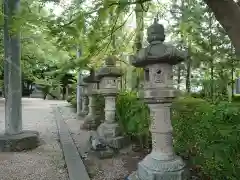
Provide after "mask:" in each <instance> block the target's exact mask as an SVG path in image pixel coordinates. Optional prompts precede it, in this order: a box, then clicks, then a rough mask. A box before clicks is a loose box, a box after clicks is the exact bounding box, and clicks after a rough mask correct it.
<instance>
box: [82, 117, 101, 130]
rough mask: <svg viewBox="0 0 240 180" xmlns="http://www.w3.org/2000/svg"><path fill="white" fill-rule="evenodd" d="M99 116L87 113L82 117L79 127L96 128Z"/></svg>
mask: <svg viewBox="0 0 240 180" xmlns="http://www.w3.org/2000/svg"><path fill="white" fill-rule="evenodd" d="M100 120H101V116H100V115H93V114H88V115H87V116H86V117H85V118H84V123H83V124H82V125H81V129H85V130H96V129H97V127H98V126H99V124H100Z"/></svg>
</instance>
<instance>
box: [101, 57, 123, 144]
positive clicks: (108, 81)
mask: <svg viewBox="0 0 240 180" xmlns="http://www.w3.org/2000/svg"><path fill="white" fill-rule="evenodd" d="M120 76H122V73H121V70H120V69H119V68H117V67H116V57H114V56H109V57H107V58H106V59H105V66H103V67H102V68H101V69H100V70H99V71H98V73H97V77H98V79H100V93H101V94H102V95H103V96H104V99H105V109H104V111H105V119H104V122H103V123H102V124H100V126H99V127H98V129H97V133H98V136H99V137H100V138H101V139H102V140H103V141H104V142H105V143H106V144H107V145H108V146H109V147H111V148H114V149H120V148H121V147H122V144H123V141H124V137H123V136H121V131H120V127H119V125H118V123H117V122H116V119H115V114H116V105H115V104H116V96H117V91H118V87H117V84H118V83H117V78H118V77H120Z"/></svg>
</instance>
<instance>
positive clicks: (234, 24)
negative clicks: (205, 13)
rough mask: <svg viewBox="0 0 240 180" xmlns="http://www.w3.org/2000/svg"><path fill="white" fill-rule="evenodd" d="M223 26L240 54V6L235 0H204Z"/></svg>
mask: <svg viewBox="0 0 240 180" xmlns="http://www.w3.org/2000/svg"><path fill="white" fill-rule="evenodd" d="M204 1H205V2H206V3H207V5H208V6H209V8H210V9H211V10H212V11H213V13H214V15H215V17H216V19H217V20H218V21H219V23H220V24H221V25H222V26H223V28H224V29H225V31H226V32H227V34H228V36H229V38H230V39H231V41H232V43H233V46H234V47H235V50H236V54H237V55H240V33H239V32H240V23H239V22H240V6H239V5H238V4H237V3H236V2H234V1H233V0H204Z"/></svg>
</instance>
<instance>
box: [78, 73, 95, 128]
mask: <svg viewBox="0 0 240 180" xmlns="http://www.w3.org/2000/svg"><path fill="white" fill-rule="evenodd" d="M83 81H84V82H85V83H87V89H85V94H86V95H87V96H88V99H89V104H88V111H89V112H88V114H87V116H86V117H85V119H84V123H83V125H82V126H81V128H82V129H87V130H96V128H97V126H98V125H99V124H100V116H99V115H98V114H97V112H96V96H97V94H98V82H99V80H97V78H96V76H95V72H94V70H93V69H91V71H90V75H89V76H87V77H85V78H83Z"/></svg>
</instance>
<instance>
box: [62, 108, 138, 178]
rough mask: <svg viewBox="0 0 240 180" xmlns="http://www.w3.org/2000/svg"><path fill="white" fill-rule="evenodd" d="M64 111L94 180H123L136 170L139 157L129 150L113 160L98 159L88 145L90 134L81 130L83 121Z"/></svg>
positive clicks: (74, 114)
mask: <svg viewBox="0 0 240 180" xmlns="http://www.w3.org/2000/svg"><path fill="white" fill-rule="evenodd" d="M62 111H63V117H64V119H65V122H66V123H67V124H68V127H69V129H70V131H71V134H72V137H73V139H74V141H75V143H76V145H77V147H78V149H79V151H80V153H81V155H82V156H83V157H84V163H85V165H86V168H87V170H88V173H89V176H90V177H91V179H92V180H123V179H124V178H125V177H126V176H127V175H129V174H130V173H131V172H132V170H135V169H136V165H137V162H138V161H139V159H138V158H139V156H138V155H136V154H129V153H128V152H130V151H131V150H129V148H128V149H125V150H123V151H122V153H121V154H120V155H118V156H117V157H114V158H112V159H104V160H100V159H98V158H97V157H96V155H95V154H94V153H93V152H92V151H91V150H90V146H89V143H88V140H89V135H90V133H89V132H87V131H83V130H81V129H80V125H81V124H82V123H83V120H81V119H80V120H77V119H76V113H74V112H73V111H72V110H71V109H70V108H68V107H64V108H63V107H62ZM129 162H131V164H129Z"/></svg>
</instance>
